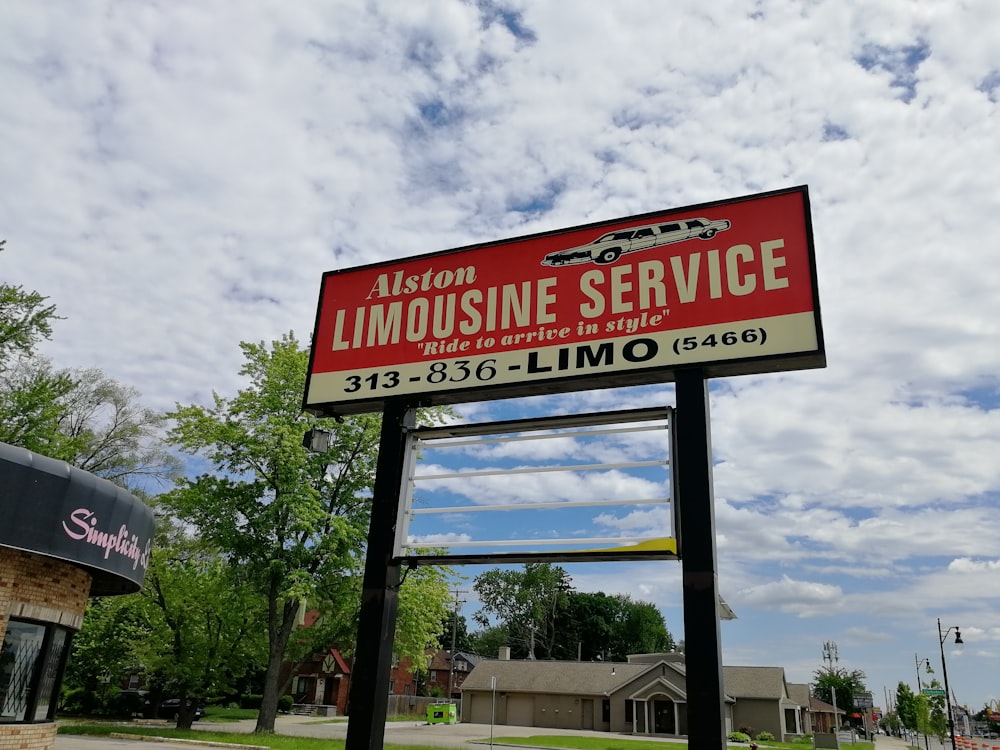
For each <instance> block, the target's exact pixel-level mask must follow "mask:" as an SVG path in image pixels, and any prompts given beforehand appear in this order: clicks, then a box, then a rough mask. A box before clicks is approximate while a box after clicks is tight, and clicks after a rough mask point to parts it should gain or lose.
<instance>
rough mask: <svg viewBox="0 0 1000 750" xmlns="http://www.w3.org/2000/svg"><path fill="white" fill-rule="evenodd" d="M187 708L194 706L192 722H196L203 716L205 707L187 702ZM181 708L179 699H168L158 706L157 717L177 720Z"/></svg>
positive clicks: (194, 702)
mask: <svg viewBox="0 0 1000 750" xmlns="http://www.w3.org/2000/svg"><path fill="white" fill-rule="evenodd" d="M188 705H189V706H194V720H195V721H198V720H199V719H201V717H202V716H204V715H205V705H204V704H203V703H200V702H198V701H193V700H190V699H189V700H188ZM180 708H181V700H180V698H168V699H167V700H165V701H163V702H162V703H161V704H160V711H159V715H160V718H161V719H167V720H168V721H172V720H174V719H176V718H177V714H178V712H179V711H180Z"/></svg>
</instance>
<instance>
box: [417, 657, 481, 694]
mask: <svg viewBox="0 0 1000 750" xmlns="http://www.w3.org/2000/svg"><path fill="white" fill-rule="evenodd" d="M481 659H482V657H481V656H479V655H478V654H473V653H470V652H468V651H456V652H455V656H454V658H452V655H451V654H450V653H449V652H448V651H445V650H443V649H442V650H438V651H436V652H433V653H432V654H431V656H430V659H429V661H428V664H427V682H426V685H425V689H424V692H426V693H427V694H429V695H438V696H444V697H445V698H456V699H457V698H461V697H462V683H464V682H465V678H466V677H467V676H468V675H469V673H470V672H471V671H472V669H473V668H474V667H475V666H476V664H478V663H479V661H480V660H481ZM449 692H450V695H449Z"/></svg>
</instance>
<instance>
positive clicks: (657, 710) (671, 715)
mask: <svg viewBox="0 0 1000 750" xmlns="http://www.w3.org/2000/svg"><path fill="white" fill-rule="evenodd" d="M653 734H677V706H676V704H675V703H674V702H673V701H672V700H670V699H669V698H663V697H660V698H654V699H653Z"/></svg>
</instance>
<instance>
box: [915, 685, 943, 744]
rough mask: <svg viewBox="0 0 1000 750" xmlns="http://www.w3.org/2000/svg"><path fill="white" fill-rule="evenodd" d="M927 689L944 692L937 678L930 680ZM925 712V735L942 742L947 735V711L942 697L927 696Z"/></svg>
mask: <svg viewBox="0 0 1000 750" xmlns="http://www.w3.org/2000/svg"><path fill="white" fill-rule="evenodd" d="M928 687H931V688H935V689H937V690H944V685H942V684H941V683H940V682H939V681H938V679H937V678H934V679H932V680H931V684H930V685H929V686H928ZM927 711H928V715H929V716H928V720H929V723H928V726H927V732H926V733H927V734H933V735H937V737H938V738H939V739H941V740H942V741H944V736H945V735H946V734H948V711H947V707H946V705H945V697H944V695H934V696H927ZM921 731H923V730H921Z"/></svg>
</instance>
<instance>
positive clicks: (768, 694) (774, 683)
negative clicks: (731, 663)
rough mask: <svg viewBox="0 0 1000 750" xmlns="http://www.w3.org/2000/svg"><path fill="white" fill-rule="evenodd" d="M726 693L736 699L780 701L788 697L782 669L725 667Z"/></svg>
mask: <svg viewBox="0 0 1000 750" xmlns="http://www.w3.org/2000/svg"><path fill="white" fill-rule="evenodd" d="M722 675H723V682H724V683H725V686H726V692H727V693H729V694H730V695H732V696H733V697H735V698H765V699H769V700H780V699H782V698H787V697H788V690H787V689H786V687H785V670H784V669H783V668H782V667H723V668H722Z"/></svg>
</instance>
